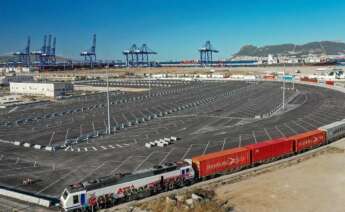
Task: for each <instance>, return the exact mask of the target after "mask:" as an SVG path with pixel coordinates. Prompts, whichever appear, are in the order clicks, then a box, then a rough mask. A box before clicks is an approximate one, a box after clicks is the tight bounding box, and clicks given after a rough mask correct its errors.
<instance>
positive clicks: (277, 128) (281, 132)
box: [275, 126, 286, 137]
mask: <svg viewBox="0 0 345 212" xmlns="http://www.w3.org/2000/svg"><path fill="white" fill-rule="evenodd" d="M275 128H276V130H277V131H278V132H279V133H280V135H282V136H283V137H286V136H285V134H284V133H283V131H281V130H280V129H279V127H278V126H275Z"/></svg>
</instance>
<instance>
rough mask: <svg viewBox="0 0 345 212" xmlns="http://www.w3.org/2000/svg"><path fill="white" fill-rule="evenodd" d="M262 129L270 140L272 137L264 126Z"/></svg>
mask: <svg viewBox="0 0 345 212" xmlns="http://www.w3.org/2000/svg"><path fill="white" fill-rule="evenodd" d="M264 131H265V133H266V135H267V137H268V138H269V140H272V137H271V135H270V134H269V133H268V131H267V129H266V128H264Z"/></svg>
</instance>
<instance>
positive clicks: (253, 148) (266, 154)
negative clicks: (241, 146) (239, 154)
mask: <svg viewBox="0 0 345 212" xmlns="http://www.w3.org/2000/svg"><path fill="white" fill-rule="evenodd" d="M245 148H248V149H249V150H250V155H251V164H258V163H263V162H265V161H269V160H273V159H275V158H279V157H283V156H285V155H289V154H292V153H293V152H294V150H293V142H292V140H288V139H286V138H280V139H275V140H269V141H264V142H260V143H257V144H251V145H247V146H245Z"/></svg>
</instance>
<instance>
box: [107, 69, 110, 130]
mask: <svg viewBox="0 0 345 212" xmlns="http://www.w3.org/2000/svg"><path fill="white" fill-rule="evenodd" d="M108 69H109V64H107V68H106V70H107V106H108V135H110V133H111V131H110V102H109V73H108Z"/></svg>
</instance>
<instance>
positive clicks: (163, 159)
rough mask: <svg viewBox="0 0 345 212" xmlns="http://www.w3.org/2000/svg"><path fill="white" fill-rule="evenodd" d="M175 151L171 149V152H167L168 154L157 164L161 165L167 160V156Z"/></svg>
mask: <svg viewBox="0 0 345 212" xmlns="http://www.w3.org/2000/svg"><path fill="white" fill-rule="evenodd" d="M174 150H175V148H171V150H170V151H169V152H168V154H166V155H165V157H164V158H163V159H162V160H161V162H160V163H159V164H163V162H164V161H165V160H166V159H167V158H168V156H169V155H170V154H171V153H172V152H173V151H174Z"/></svg>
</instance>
